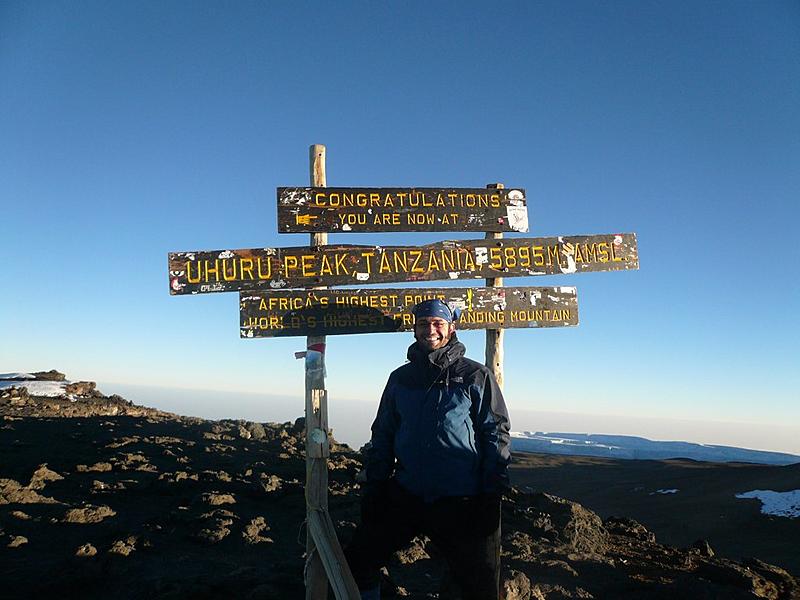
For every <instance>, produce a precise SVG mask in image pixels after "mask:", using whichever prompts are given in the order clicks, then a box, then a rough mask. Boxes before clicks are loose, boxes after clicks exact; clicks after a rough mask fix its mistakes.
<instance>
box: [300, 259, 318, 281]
mask: <svg viewBox="0 0 800 600" xmlns="http://www.w3.org/2000/svg"><path fill="white" fill-rule="evenodd" d="M314 258H315V257H314V255H313V254H304V255H303V256H302V258H301V259H300V261H301V262H302V269H303V277H314V276H315V275H316V273H315V272H314Z"/></svg>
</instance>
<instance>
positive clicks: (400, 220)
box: [278, 187, 528, 233]
mask: <svg viewBox="0 0 800 600" xmlns="http://www.w3.org/2000/svg"><path fill="white" fill-rule="evenodd" d="M278 231H279V232H280V233H306V232H314V231H325V232H329V233H346V232H363V231H369V232H378V231H522V232H524V231H528V207H527V205H526V201H525V190H523V189H520V188H515V189H509V190H505V189H480V188H479V189H472V188H469V189H465V188H325V187H316V188H315V187H307V188H286V187H282V188H278Z"/></svg>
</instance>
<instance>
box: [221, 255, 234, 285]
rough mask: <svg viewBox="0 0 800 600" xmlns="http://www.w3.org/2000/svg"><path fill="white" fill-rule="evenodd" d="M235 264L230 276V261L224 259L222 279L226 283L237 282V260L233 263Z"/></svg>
mask: <svg viewBox="0 0 800 600" xmlns="http://www.w3.org/2000/svg"><path fill="white" fill-rule="evenodd" d="M231 262H232V263H233V265H232V267H233V268H232V269H231V274H230V275H228V259H227V258H223V259H222V278H223V279H224V280H225V281H235V280H236V260H233V261H231Z"/></svg>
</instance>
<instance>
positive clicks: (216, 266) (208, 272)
mask: <svg viewBox="0 0 800 600" xmlns="http://www.w3.org/2000/svg"><path fill="white" fill-rule="evenodd" d="M203 262H204V263H205V272H206V276H205V280H206V281H208V280H209V275H211V273H213V274H214V280H215V281H219V259H218V258H215V259H214V268H213V269H209V268H208V261H207V260H204V261H203Z"/></svg>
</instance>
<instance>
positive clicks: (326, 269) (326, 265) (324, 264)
mask: <svg viewBox="0 0 800 600" xmlns="http://www.w3.org/2000/svg"><path fill="white" fill-rule="evenodd" d="M319 274H320V275H333V269H331V263H330V260H328V255H327V254H323V255H322V261H321V264H320V267H319Z"/></svg>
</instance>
